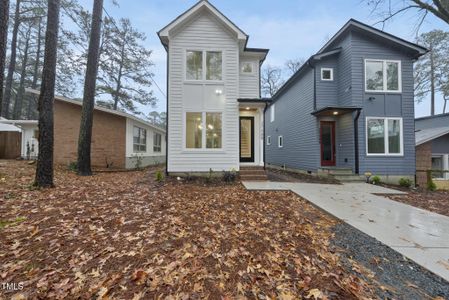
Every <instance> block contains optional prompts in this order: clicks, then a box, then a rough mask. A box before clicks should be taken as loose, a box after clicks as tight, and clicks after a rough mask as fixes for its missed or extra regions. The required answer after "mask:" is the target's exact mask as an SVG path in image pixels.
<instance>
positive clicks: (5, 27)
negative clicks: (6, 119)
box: [0, 0, 9, 117]
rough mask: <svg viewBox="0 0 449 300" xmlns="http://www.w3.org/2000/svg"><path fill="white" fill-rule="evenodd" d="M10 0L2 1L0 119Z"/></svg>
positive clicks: (0, 8)
mask: <svg viewBox="0 0 449 300" xmlns="http://www.w3.org/2000/svg"><path fill="white" fill-rule="evenodd" d="M8 20H9V0H3V1H0V117H1V116H2V107H3V81H4V74H5V60H6V47H7V43H8Z"/></svg>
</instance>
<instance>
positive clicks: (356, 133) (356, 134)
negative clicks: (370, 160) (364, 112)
mask: <svg viewBox="0 0 449 300" xmlns="http://www.w3.org/2000/svg"><path fill="white" fill-rule="evenodd" d="M360 112H361V109H360V108H359V109H357V112H356V115H355V118H354V153H355V154H354V155H355V157H354V159H355V160H354V165H355V166H354V167H355V173H356V174H359V172H360V170H359V169H360V162H359V123H358V121H359V117H360Z"/></svg>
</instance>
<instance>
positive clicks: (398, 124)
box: [366, 117, 404, 156]
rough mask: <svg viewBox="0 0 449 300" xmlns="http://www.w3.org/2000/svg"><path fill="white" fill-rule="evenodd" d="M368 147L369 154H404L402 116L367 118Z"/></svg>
mask: <svg viewBox="0 0 449 300" xmlns="http://www.w3.org/2000/svg"><path fill="white" fill-rule="evenodd" d="M366 148H367V155H385V156H390V155H391V156H395V155H396V156H399V155H402V154H403V151H404V150H403V130H402V118H377V117H368V118H366Z"/></svg>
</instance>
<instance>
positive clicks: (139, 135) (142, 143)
mask: <svg viewBox="0 0 449 300" xmlns="http://www.w3.org/2000/svg"><path fill="white" fill-rule="evenodd" d="M133 150H134V152H146V151H147V131H146V130H145V129H143V128H140V127H137V126H134V129H133Z"/></svg>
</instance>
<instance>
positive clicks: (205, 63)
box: [184, 48, 224, 83]
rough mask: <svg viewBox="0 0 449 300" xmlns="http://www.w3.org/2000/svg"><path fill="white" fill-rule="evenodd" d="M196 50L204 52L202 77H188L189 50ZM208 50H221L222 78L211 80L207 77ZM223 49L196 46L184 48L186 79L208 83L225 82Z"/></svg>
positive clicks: (187, 80)
mask: <svg viewBox="0 0 449 300" xmlns="http://www.w3.org/2000/svg"><path fill="white" fill-rule="evenodd" d="M189 51H195V52H201V53H202V58H203V59H202V65H201V67H202V78H201V79H187V52H189ZM207 52H220V53H221V80H209V79H206V78H207V62H206V58H207ZM223 54H224V53H223V51H222V50H218V49H195V48H186V49H184V81H186V82H196V83H198V82H207V83H215V82H223V80H224V79H223V78H224V68H223V66H224V55H223Z"/></svg>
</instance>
